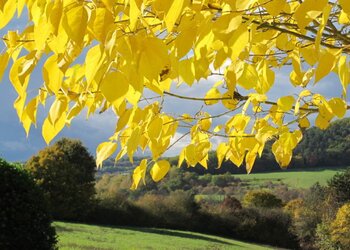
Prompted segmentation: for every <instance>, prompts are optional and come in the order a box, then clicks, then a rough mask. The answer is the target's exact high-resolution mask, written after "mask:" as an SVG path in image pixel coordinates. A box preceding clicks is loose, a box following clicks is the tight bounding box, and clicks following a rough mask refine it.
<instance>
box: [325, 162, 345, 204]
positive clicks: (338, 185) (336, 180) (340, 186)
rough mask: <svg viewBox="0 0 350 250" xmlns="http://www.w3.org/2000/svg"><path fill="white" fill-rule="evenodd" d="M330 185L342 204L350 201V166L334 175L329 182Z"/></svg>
mask: <svg viewBox="0 0 350 250" xmlns="http://www.w3.org/2000/svg"><path fill="white" fill-rule="evenodd" d="M328 186H329V188H330V189H331V190H332V191H333V193H334V195H335V198H336V199H337V201H338V202H339V203H340V204H344V203H346V202H348V201H350V168H348V169H347V170H346V171H345V172H343V173H337V174H336V175H334V176H333V178H332V179H331V180H330V181H329V182H328Z"/></svg>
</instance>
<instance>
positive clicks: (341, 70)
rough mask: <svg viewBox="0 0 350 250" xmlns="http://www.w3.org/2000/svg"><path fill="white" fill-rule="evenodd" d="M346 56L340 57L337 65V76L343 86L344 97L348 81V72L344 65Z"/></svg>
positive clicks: (349, 79) (349, 78) (349, 74)
mask: <svg viewBox="0 0 350 250" xmlns="http://www.w3.org/2000/svg"><path fill="white" fill-rule="evenodd" d="M346 59H347V56H341V57H340V58H339V63H338V76H339V79H340V82H341V84H342V86H343V94H344V96H346V92H347V88H348V85H349V81H350V71H349V67H348V65H347V63H346Z"/></svg>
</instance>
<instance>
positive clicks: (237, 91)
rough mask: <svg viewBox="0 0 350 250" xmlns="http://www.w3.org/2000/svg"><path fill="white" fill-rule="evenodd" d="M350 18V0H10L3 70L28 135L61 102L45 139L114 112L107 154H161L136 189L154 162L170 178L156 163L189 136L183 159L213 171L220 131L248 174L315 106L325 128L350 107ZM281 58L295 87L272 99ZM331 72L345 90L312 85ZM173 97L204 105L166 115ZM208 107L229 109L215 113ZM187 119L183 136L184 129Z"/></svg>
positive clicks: (100, 152)
mask: <svg viewBox="0 0 350 250" xmlns="http://www.w3.org/2000/svg"><path fill="white" fill-rule="evenodd" d="M15 13H17V16H19V17H21V16H24V14H23V13H27V15H25V16H28V18H29V21H28V25H27V26H26V27H21V28H20V30H6V25H7V24H8V23H9V22H10V21H11V20H12V19H14V18H15ZM349 24H350V1H348V0H335V1H328V0H299V1H293V0H88V1H83V0H40V1H39V0H21V1H3V0H1V1H0V29H5V32H7V33H6V35H5V36H4V37H3V38H2V40H3V41H4V42H5V45H6V49H4V51H3V52H2V53H1V54H0V74H2V73H3V72H4V70H5V69H6V68H7V66H8V65H11V68H10V73H9V79H10V81H11V83H12V85H13V87H14V88H15V90H16V92H17V93H18V98H17V99H16V100H15V103H14V107H15V109H16V110H17V113H18V117H19V119H20V121H21V122H22V123H23V126H24V128H25V130H26V132H27V133H29V129H30V127H31V124H36V123H37V119H36V117H37V109H38V106H39V105H40V104H42V105H45V102H46V100H47V99H48V98H49V99H51V100H52V102H49V103H52V104H51V108H50V110H49V112H48V115H47V118H46V119H45V121H44V122H43V126H42V135H43V137H44V139H45V141H46V142H47V143H49V142H50V141H51V140H52V139H53V138H54V137H55V136H56V135H57V134H58V133H59V132H60V131H61V130H62V128H63V127H64V126H66V125H69V124H70V123H71V122H72V120H73V119H74V117H76V116H78V115H79V114H80V113H81V111H82V110H83V109H87V115H88V116H90V115H92V114H94V113H96V112H98V113H102V112H105V111H106V110H108V109H111V110H113V111H114V113H115V115H116V116H117V117H118V121H117V124H116V128H115V131H111V137H110V139H109V141H107V142H103V143H102V144H100V146H99V147H98V148H97V163H98V165H101V164H102V162H103V160H105V159H106V158H108V157H110V156H111V155H112V154H113V153H114V152H115V151H116V150H117V147H118V145H119V147H120V150H119V153H118V155H117V157H116V160H118V159H120V158H121V157H122V156H123V155H128V156H129V157H130V159H131V160H132V157H133V155H134V153H135V152H136V151H137V150H138V149H141V150H146V149H148V150H149V151H150V152H151V155H152V160H151V162H142V165H141V166H140V167H137V168H136V169H135V173H134V185H133V187H134V188H136V187H137V185H138V183H139V181H140V180H141V179H143V178H144V173H145V172H146V171H145V169H146V168H148V167H151V165H152V169H151V176H152V177H153V180H155V181H159V180H160V179H162V178H163V177H164V176H165V175H166V173H167V171H168V170H169V164H168V163H167V162H166V161H160V162H159V161H158V160H159V158H160V157H161V156H162V155H163V154H164V152H165V151H166V150H167V149H169V148H170V147H171V146H172V145H173V143H176V142H177V141H178V140H180V139H181V138H182V137H184V136H186V135H188V136H189V137H190V142H189V143H188V144H187V145H186V146H185V147H184V148H183V150H182V152H181V153H180V161H179V165H181V164H182V162H184V161H185V162H186V163H187V164H188V165H189V166H195V165H197V164H201V165H202V166H203V167H205V168H206V167H207V159H208V152H209V151H210V150H211V149H212V141H211V140H212V138H213V137H220V138H221V139H222V142H221V143H220V144H219V146H218V147H217V149H216V151H217V156H218V162H219V165H220V164H221V163H222V162H223V161H224V160H230V161H232V162H233V163H234V164H235V165H237V166H240V165H242V164H243V163H245V167H246V169H247V171H248V172H250V171H251V169H252V167H253V164H254V161H255V159H256V157H257V156H261V153H262V151H263V149H264V146H265V143H266V142H267V141H268V140H270V139H271V138H274V139H275V141H274V143H273V146H272V151H273V154H274V156H275V158H276V160H277V162H278V163H279V164H280V165H281V166H282V167H285V166H287V165H288V164H289V162H290V160H291V156H292V151H293V149H294V148H295V147H296V145H297V143H298V142H299V141H300V140H301V138H302V132H301V131H302V130H303V129H305V128H307V127H309V126H310V122H309V117H310V115H313V114H314V115H315V116H316V120H315V124H316V126H318V127H319V128H322V129H325V128H327V126H328V125H329V123H330V121H331V120H332V119H333V118H335V117H337V118H338V117H343V116H344V115H345V113H346V111H347V110H348V109H349V108H350V107H349V105H347V103H346V99H345V98H346V96H347V88H348V84H349V70H350V69H349V60H348V58H347V56H348V54H349V51H350V49H349V46H350V36H349V29H350V26H349ZM80 58H84V59H85V60H84V61H83V63H80V62H81V60H78V59H80ZM37 65H43V67H42V76H43V84H42V86H41V87H40V88H38V90H37V93H36V96H34V97H33V98H31V99H30V98H29V95H28V93H27V90H28V86H29V84H30V82H31V81H30V78H31V75H32V72H33V70H34V69H35V68H36V67H37ZM286 65H287V67H284V66H286ZM282 67H284V69H285V71H286V72H289V77H290V84H289V86H291V87H294V90H295V91H294V95H293V94H290V95H287V96H279V97H277V98H276V100H270V99H268V92H269V90H270V89H271V88H273V86H274V83H275V71H276V70H278V69H280V68H282ZM331 72H334V73H335V74H337V75H338V78H339V82H340V83H339V84H340V85H341V86H342V89H343V93H342V95H341V96H334V97H333V98H330V99H327V98H325V97H324V96H322V95H320V94H319V93H313V92H312V91H310V89H311V85H314V84H317V83H318V82H320V80H321V79H323V78H324V77H325V76H327V75H328V74H330V73H331ZM202 80H208V81H210V82H214V83H213V84H212V85H211V87H210V88H209V90H208V91H207V93H206V94H205V95H203V96H188V95H184V94H183V93H181V92H179V91H176V88H175V86H180V85H181V87H184V88H186V87H188V88H190V87H192V88H194V89H196V88H201V87H202V86H203V81H202ZM196 83H198V84H196ZM285 84H286V85H288V83H287V82H286V83H285ZM331 84H332V85H333V84H337V83H334V82H332V83H331ZM149 93H153V95H149ZM173 98H180V99H182V100H184V101H185V100H187V101H190V102H201V103H203V106H204V107H203V109H200V110H198V112H196V113H193V114H186V113H178V114H173V113H172V114H169V113H166V112H165V111H164V105H165V104H166V103H168V102H170V103H171V102H172V101H173ZM210 105H217V106H220V107H221V108H220V109H221V110H222V111H221V112H220V111H216V112H214V113H213V112H210V111H209V109H208V108H207V106H210ZM220 109H218V108H217V109H215V110H220ZM294 124H296V125H298V126H299V129H295V127H296V126H293V125H294ZM214 125H215V126H214ZM180 128H181V129H183V130H181V134H182V136H180V137H175V135H176V132H177V131H178V130H179V129H180ZM184 130H187V131H185V132H184Z"/></svg>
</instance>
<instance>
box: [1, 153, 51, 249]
mask: <svg viewBox="0 0 350 250" xmlns="http://www.w3.org/2000/svg"><path fill="white" fill-rule="evenodd" d="M55 244H56V233H55V229H54V228H53V227H52V226H51V216H50V213H49V211H48V207H47V203H46V201H45V199H44V195H43V192H42V191H41V190H40V188H39V187H38V186H36V184H35V182H34V180H33V179H32V177H31V176H30V175H29V174H28V173H27V172H26V171H24V170H23V169H21V168H20V167H19V166H14V165H12V164H9V163H7V162H6V161H4V160H2V159H0V249H4V250H22V249H23V250H24V249H36V250H47V249H55Z"/></svg>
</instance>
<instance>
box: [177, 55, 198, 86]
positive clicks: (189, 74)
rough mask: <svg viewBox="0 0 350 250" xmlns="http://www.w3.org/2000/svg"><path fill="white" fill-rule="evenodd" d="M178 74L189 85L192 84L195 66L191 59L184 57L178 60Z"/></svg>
mask: <svg viewBox="0 0 350 250" xmlns="http://www.w3.org/2000/svg"><path fill="white" fill-rule="evenodd" d="M179 75H180V76H181V78H182V80H183V81H184V82H185V83H187V84H188V85H189V86H192V84H193V82H194V80H195V68H194V65H193V60H191V59H186V60H182V61H180V63H179Z"/></svg>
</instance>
